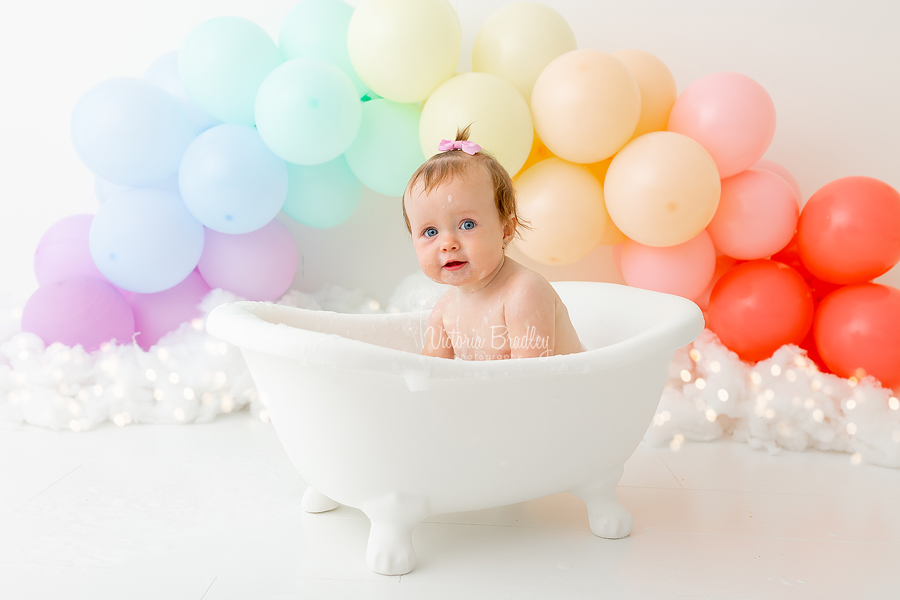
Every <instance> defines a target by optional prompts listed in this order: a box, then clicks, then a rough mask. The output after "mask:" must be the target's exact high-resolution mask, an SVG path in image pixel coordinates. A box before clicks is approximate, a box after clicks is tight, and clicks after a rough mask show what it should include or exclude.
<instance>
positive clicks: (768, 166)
mask: <svg viewBox="0 0 900 600" xmlns="http://www.w3.org/2000/svg"><path fill="white" fill-rule="evenodd" d="M753 168H754V169H765V170H766V171H771V172H773V173H775V174H776V175H780V176H781V177H782V178H783V179H784V180H785V181H787V182H788V183H789V184H791V188H792V189H793V190H794V194H796V196H797V204H799V205H801V206H802V205H803V192H802V191H801V190H800V184H799V183H798V182H797V178H796V177H794V176H793V174H791V172H790V171H788V170H787V169H786V168H785V167H783V166H781V165H780V164H778V163H777V162H775V161H774V160H769V159H767V158H763V159H760V160H758V161H757V162H756V164H755V165H753Z"/></svg>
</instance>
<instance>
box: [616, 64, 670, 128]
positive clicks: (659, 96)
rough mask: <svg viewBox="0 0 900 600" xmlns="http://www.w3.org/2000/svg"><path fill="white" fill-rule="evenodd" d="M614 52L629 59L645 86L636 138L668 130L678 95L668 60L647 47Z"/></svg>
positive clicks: (640, 85)
mask: <svg viewBox="0 0 900 600" xmlns="http://www.w3.org/2000/svg"><path fill="white" fill-rule="evenodd" d="M612 54H613V56H615V57H616V58H618V59H619V60H621V61H622V62H623V63H625V66H626V67H628V70H630V71H631V74H632V75H634V78H635V79H636V80H637V83H638V87H639V88H640V89H641V118H640V120H639V121H638V124H637V128H635V130H634V134H632V136H631V137H632V139H634V138H636V137H638V136H639V135H644V134H645V133H650V132H651V131H665V130H666V125H667V124H668V123H669V113H670V112H672V106H673V105H674V104H675V100H676V99H677V98H678V88H677V87H676V86H675V78H674V77H672V72H671V71H669V68H668V67H667V66H666V65H665V63H664V62H663V61H661V60H659V59H658V58H656V57H655V56H653V55H652V54H650V53H649V52H644V51H643V50H619V51H617V52H613V53H612Z"/></svg>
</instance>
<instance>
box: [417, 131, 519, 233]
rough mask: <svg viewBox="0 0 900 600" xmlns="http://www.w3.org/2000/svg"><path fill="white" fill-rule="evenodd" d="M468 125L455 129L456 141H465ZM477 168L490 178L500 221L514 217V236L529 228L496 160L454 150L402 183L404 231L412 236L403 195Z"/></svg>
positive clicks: (481, 152) (428, 188)
mask: <svg viewBox="0 0 900 600" xmlns="http://www.w3.org/2000/svg"><path fill="white" fill-rule="evenodd" d="M471 126H472V125H471V124H469V125H467V126H466V128H465V129H463V130H462V131H460V130H459V128H457V130H456V141H467V140H468V139H469V127H471ZM475 166H480V167H482V168H484V169H485V171H486V172H487V173H488V174H489V175H490V176H491V182H492V183H493V187H494V204H495V205H496V207H497V212H498V213H499V214H500V222H501V223H507V222H510V221H511V219H512V218H513V217H515V223H516V231H515V232H514V233H515V234H516V235H518V227H522V228H523V229H531V225H530V224H529V223H528V221H524V220H523V219H522V217H520V216H519V215H518V214H517V213H516V189H515V187H513V182H512V179H511V178H510V176H509V173H507V172H506V169H504V168H503V165H501V164H500V163H499V162H497V159H496V158H494V157H493V156H491V155H490V153H488V152H485V151H484V150H479V151H478V152H477V153H476V154H467V153H466V152H463V151H462V150H458V149H454V150H447V151H446V152H438V153H437V154H435V155H434V156H432V157H431V158H429V159H428V160H426V161H425V162H424V163H422V166H420V167H419V168H418V169H416V172H415V173H413V176H412V177H410V179H409V183H408V184H406V190H405V191H404V192H403V197H402V198H401V202H400V204H401V205H402V206H403V220H404V221H406V229H407V230H408V231H409V232H410V234H411V233H412V227H410V224H409V216H408V215H407V214H406V196H407V195H408V194H409V192H410V191H411V190H412V189H413V187H414V186H415V185H416V184H417V183H419V181H422V182H423V184H424V187H425V192H426V193H427V192H430V191H431V190H433V189H434V188H436V187H438V186H439V185H441V184H443V183H446V182H448V181H450V180H452V179H454V178H457V177H459V178H464V177H465V175H466V174H467V172H468V171H470V170H471V169H472V167H475Z"/></svg>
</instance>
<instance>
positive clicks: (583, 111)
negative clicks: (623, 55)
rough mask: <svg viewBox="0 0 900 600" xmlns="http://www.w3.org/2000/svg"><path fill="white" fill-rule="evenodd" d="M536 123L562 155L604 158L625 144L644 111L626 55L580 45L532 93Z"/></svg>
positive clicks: (545, 73)
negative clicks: (620, 55)
mask: <svg viewBox="0 0 900 600" xmlns="http://www.w3.org/2000/svg"><path fill="white" fill-rule="evenodd" d="M531 112H532V115H533V116H534V128H535V130H537V132H538V135H540V136H541V140H543V142H544V143H545V144H546V145H547V148H549V149H550V151H551V152H553V154H555V155H556V156H558V157H560V158H562V159H564V160H567V161H571V162H575V163H582V164H583V163H593V162H599V161H601V160H603V159H605V158H608V157H610V156H612V155H613V154H615V153H616V152H617V151H618V150H619V149H620V148H621V147H622V146H624V145H625V144H626V143H627V142H628V140H629V139H631V135H632V134H633V133H634V129H635V127H636V126H637V124H638V120H639V119H640V116H641V91H640V88H639V87H638V84H637V81H636V80H635V78H634V76H633V75H632V74H631V71H629V70H628V67H626V66H625V63H623V62H622V61H621V60H619V59H618V58H616V57H615V56H613V55H612V54H607V53H606V52H601V51H599V50H591V49H584V50H574V51H572V52H567V53H566V54H563V55H562V56H560V57H558V58H556V59H555V60H554V61H553V62H551V63H550V64H549V65H547V67H546V68H545V69H544V70H543V71H542V72H541V74H540V75H539V76H538V78H537V81H535V83H534V89H533V90H532V92H531Z"/></svg>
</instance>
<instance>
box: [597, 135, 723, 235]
mask: <svg viewBox="0 0 900 600" xmlns="http://www.w3.org/2000/svg"><path fill="white" fill-rule="evenodd" d="M605 183H606V186H605V191H606V208H607V210H609V216H610V217H611V218H612V220H613V222H614V223H615V224H616V226H617V227H618V228H619V229H620V230H621V231H622V233H624V234H625V235H627V236H628V237H629V238H631V239H633V240H634V241H636V242H639V243H641V244H644V245H646V246H657V247H661V246H674V245H676V244H681V243H684V242H686V241H688V240H689V239H691V238H693V237H694V236H696V235H697V234H699V233H700V231H702V230H703V229H705V228H706V226H707V225H709V222H710V221H712V218H713V215H714V214H715V213H716V208H718V206H719V195H720V194H721V191H722V184H721V182H720V181H719V171H718V169H716V163H715V161H714V160H713V158H712V156H710V155H709V152H707V151H706V149H705V148H703V146H701V145H700V144H699V143H697V142H695V141H694V140H692V139H691V138H689V137H687V136H686V135H681V134H680V133H674V132H671V131H655V132H652V133H648V134H646V135H642V136H641V137H639V138H636V139H635V140H634V141H632V142H630V143H629V144H628V145H627V146H625V147H624V148H622V150H621V151H619V153H618V154H617V155H616V157H615V158H614V159H613V161H612V164H610V165H609V171H607V173H606V180H605Z"/></svg>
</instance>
